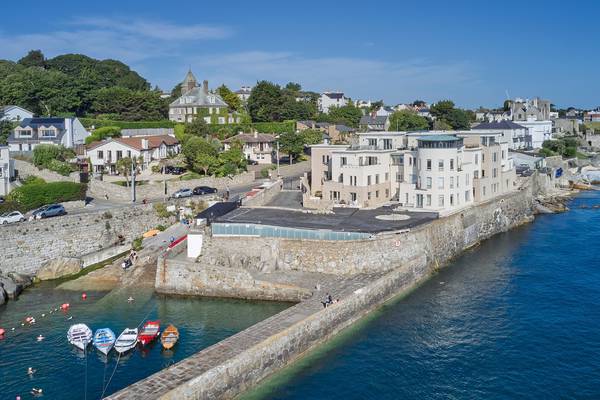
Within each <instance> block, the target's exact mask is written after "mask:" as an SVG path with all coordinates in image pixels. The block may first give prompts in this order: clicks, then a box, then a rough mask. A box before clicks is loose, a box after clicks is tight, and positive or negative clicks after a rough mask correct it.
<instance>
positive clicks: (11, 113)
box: [0, 106, 33, 122]
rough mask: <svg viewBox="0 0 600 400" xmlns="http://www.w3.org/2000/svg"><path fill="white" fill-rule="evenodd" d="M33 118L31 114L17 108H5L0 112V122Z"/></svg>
mask: <svg viewBox="0 0 600 400" xmlns="http://www.w3.org/2000/svg"><path fill="white" fill-rule="evenodd" d="M25 118H33V113H32V112H31V111H28V110H26V109H24V108H22V107H19V106H5V107H4V108H2V109H1V110H0V121H11V122H18V121H23V120H24V119H25Z"/></svg>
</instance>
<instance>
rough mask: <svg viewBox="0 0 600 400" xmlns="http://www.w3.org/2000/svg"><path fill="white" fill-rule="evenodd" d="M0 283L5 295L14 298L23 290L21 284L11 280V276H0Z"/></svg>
mask: <svg viewBox="0 0 600 400" xmlns="http://www.w3.org/2000/svg"><path fill="white" fill-rule="evenodd" d="M0 284H1V285H2V287H3V289H4V292H5V293H6V296H7V297H8V298H9V299H11V300H15V299H16V298H17V297H19V295H20V294H21V292H22V291H23V285H21V284H18V283H15V282H13V280H12V279H11V278H8V277H5V276H0Z"/></svg>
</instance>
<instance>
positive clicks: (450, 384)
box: [244, 192, 600, 400]
mask: <svg viewBox="0 0 600 400" xmlns="http://www.w3.org/2000/svg"><path fill="white" fill-rule="evenodd" d="M594 205H600V193H599V192H586V193H583V194H581V195H579V196H578V197H577V198H576V199H575V200H574V201H572V202H571V203H570V204H569V207H571V211H570V212H567V213H564V214H556V215H543V216H538V217H537V218H536V220H535V222H534V223H532V224H529V225H526V226H523V227H521V228H518V229H515V230H512V231H510V232H507V233H506V234H502V235H498V236H495V237H493V238H491V239H490V240H488V241H485V242H483V243H482V244H481V245H480V246H479V247H477V248H474V249H472V250H470V251H468V252H467V253H465V254H464V255H462V256H461V257H460V258H458V259H456V260H455V261H453V262H452V263H451V264H450V265H449V266H448V268H445V269H443V270H442V271H441V272H440V273H439V274H437V275H435V276H434V277H433V278H432V279H430V280H429V281H427V282H426V283H425V284H423V285H422V286H421V287H419V288H418V289H416V290H415V291H413V292H412V293H410V294H409V295H408V296H406V297H405V298H403V299H398V300H396V301H394V302H392V303H389V304H387V305H385V306H384V307H383V308H381V309H380V310H379V311H378V312H376V313H375V314H374V315H373V316H371V317H369V318H368V319H367V320H366V321H363V322H362V323H359V324H358V325H357V326H355V327H353V328H351V329H350V330H348V331H346V332H345V333H344V334H343V335H341V336H340V337H339V338H337V339H336V340H334V341H333V343H331V344H329V345H326V346H323V347H321V348H319V349H318V350H317V351H316V352H313V353H312V354H311V355H310V356H308V357H306V358H304V359H302V360H300V361H299V362H298V363H296V364H294V366H293V367H291V368H288V369H286V370H284V371H282V372H281V373H278V374H277V375H275V377H274V378H272V379H270V380H268V381H267V382H265V383H264V384H262V385H261V386H260V387H259V388H258V389H257V390H255V391H253V392H251V393H249V394H247V395H246V396H244V398H245V399H281V400H283V399H298V400H300V399H302V400H304V399H344V400H347V399H378V400H385V399H524V398H528V399H600V209H595V208H593V206H594Z"/></svg>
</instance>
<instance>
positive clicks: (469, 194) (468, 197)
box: [465, 190, 471, 201]
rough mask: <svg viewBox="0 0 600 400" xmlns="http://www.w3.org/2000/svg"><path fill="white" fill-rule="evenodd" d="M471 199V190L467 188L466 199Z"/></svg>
mask: <svg viewBox="0 0 600 400" xmlns="http://www.w3.org/2000/svg"><path fill="white" fill-rule="evenodd" d="M470 200H471V192H469V191H468V190H465V201H470Z"/></svg>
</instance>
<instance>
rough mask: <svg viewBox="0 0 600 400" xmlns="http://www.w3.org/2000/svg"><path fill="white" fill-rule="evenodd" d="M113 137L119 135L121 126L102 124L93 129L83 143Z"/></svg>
mask: <svg viewBox="0 0 600 400" xmlns="http://www.w3.org/2000/svg"><path fill="white" fill-rule="evenodd" d="M115 137H121V128H119V127H118V126H103V127H101V128H97V129H94V132H92V134H91V135H90V136H88V137H86V138H85V144H90V143H93V142H99V141H101V140H104V139H106V138H115Z"/></svg>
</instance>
